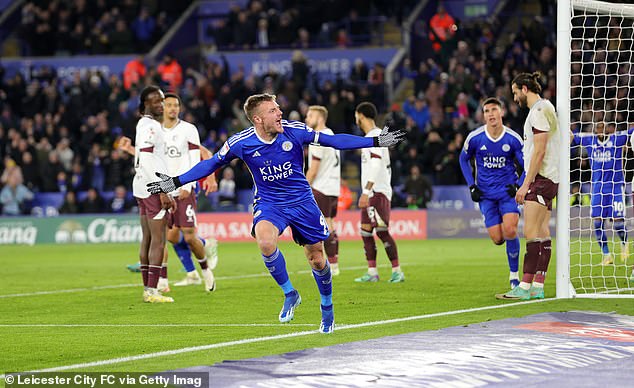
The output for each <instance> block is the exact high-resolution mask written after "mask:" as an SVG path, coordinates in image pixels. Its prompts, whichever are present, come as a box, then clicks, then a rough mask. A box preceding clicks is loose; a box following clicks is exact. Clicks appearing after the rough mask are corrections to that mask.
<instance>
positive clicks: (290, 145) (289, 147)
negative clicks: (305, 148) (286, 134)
mask: <svg viewBox="0 0 634 388" xmlns="http://www.w3.org/2000/svg"><path fill="white" fill-rule="evenodd" d="M282 149H283V150H284V151H290V150H292V149H293V143H291V142H290V141H285V142H284V143H282Z"/></svg>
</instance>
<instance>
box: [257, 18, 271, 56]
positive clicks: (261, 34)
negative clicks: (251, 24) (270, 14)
mask: <svg viewBox="0 0 634 388" xmlns="http://www.w3.org/2000/svg"><path fill="white" fill-rule="evenodd" d="M255 44H256V46H257V47H258V48H261V49H264V48H268V47H269V21H268V20H267V19H266V18H262V19H260V20H258V29H257V32H256V39H255Z"/></svg>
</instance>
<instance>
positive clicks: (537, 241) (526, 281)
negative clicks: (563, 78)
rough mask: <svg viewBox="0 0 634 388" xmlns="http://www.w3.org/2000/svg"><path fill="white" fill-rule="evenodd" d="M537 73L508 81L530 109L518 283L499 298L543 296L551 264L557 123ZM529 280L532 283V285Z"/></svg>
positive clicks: (520, 199) (521, 191)
mask: <svg viewBox="0 0 634 388" xmlns="http://www.w3.org/2000/svg"><path fill="white" fill-rule="evenodd" d="M539 77H540V73H538V72H537V73H533V74H529V73H521V74H519V75H518V76H516V77H515V79H514V80H513V82H512V84H511V90H512V92H513V98H514V100H515V102H517V103H518V104H519V105H520V106H522V107H524V106H526V107H528V108H529V109H530V111H529V112H528V116H527V117H526V122H525V123H524V171H526V178H525V179H524V183H522V186H520V188H519V189H518V190H517V194H516V195H515V200H516V201H517V203H518V204H520V205H524V236H525V237H526V254H525V256H524V275H523V276H522V281H521V282H520V284H519V286H517V287H515V288H513V289H512V290H511V291H509V292H507V293H506V294H498V295H496V297H497V298H498V299H520V300H528V299H543V298H544V280H545V278H546V272H547V271H548V263H550V254H551V242H550V228H549V227H548V223H549V221H550V213H551V211H552V202H553V199H554V198H555V196H557V185H558V183H559V144H560V141H561V140H560V134H559V124H558V122H557V112H555V107H554V106H553V104H552V103H551V102H550V101H548V100H544V99H542V98H541V96H540V93H541V91H542V87H541V86H540V85H539V82H538V79H539ZM531 283H532V285H531Z"/></svg>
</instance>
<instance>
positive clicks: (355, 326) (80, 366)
mask: <svg viewBox="0 0 634 388" xmlns="http://www.w3.org/2000/svg"><path fill="white" fill-rule="evenodd" d="M554 300H556V299H537V300H530V301H525V302H514V303H505V304H499V305H493V306H483V307H474V308H470V309H461V310H452V311H443V312H439V313H432V314H424V315H415V316H411V317H403V318H394V319H386V320H381V321H373V322H364V323H357V324H351V325H337V326H336V330H335V331H340V330H351V329H358V328H362V327H370V326H381V325H388V324H392V323H399V322H407V321H415V320H422V319H430V318H437V317H443V316H449V315H458V314H465V313H472V312H477V311H486V310H497V309H503V308H507V307H513V306H521V305H526V304H533V303H541V302H549V301H554ZM314 334H319V331H318V330H307V331H299V332H295V333H288V334H279V335H273V336H268V337H256V338H247V339H242V340H236V341H228V342H220V343H216V344H209V345H199V346H190V347H186V348H180V349H173V350H164V351H160V352H154V353H147V354H139V355H134V356H126V357H117V358H111V359H108V360H100V361H92V362H85V363H79V364H72V365H64V366H57V367H53V368H46V369H39V370H32V371H28V372H21V373H44V372H60V371H67V370H76V369H84V368H92V367H98V366H104V365H113V364H120V363H124V362H131V361H137V360H146V359H150V358H159V357H167V356H174V355H178V354H184V353H192V352H199V351H203V350H211V349H219V348H226V347H230V346H239V345H246V344H252V343H257V342H266V341H275V340H283V339H287V338H294V337H302V336H306V335H314ZM320 335H321V334H320ZM4 378H5V375H4V374H2V375H0V379H4Z"/></svg>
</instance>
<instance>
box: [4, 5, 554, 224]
mask: <svg viewBox="0 0 634 388" xmlns="http://www.w3.org/2000/svg"><path fill="white" fill-rule="evenodd" d="M81 3H82V2H81V1H78V2H77V4H81ZM103 3H104V2H103V1H101V2H96V3H94V4H92V3H91V4H90V7H91V9H92V8H95V7H97V8H98V5H99V4H103ZM126 3H127V2H126ZM130 3H131V2H130ZM256 3H259V2H258V1H253V2H251V6H252V7H253V4H256ZM59 4H61V3H59ZM59 4H58V6H59V7H60V8H61V6H60V5H59ZM32 6H35V5H32ZM249 9H250V10H251V12H253V11H252V8H249ZM243 11H244V10H243ZM120 12H122V14H124V12H123V11H121V10H120ZM241 12H242V11H241ZM244 12H246V11H244ZM342 12H343V11H342ZM127 14H128V15H132V14H133V13H131V12H129V13H127ZM344 14H345V12H344ZM71 20H72V19H71ZM126 20H127V19H126ZM456 23H457V25H458V28H457V29H456V30H455V31H454V32H453V33H452V34H449V35H447V36H446V39H445V40H442V41H440V42H439V47H438V49H437V50H436V49H434V48H430V51H429V53H430V54H431V55H430V56H429V58H427V59H425V60H422V61H420V63H415V61H414V60H409V59H408V60H406V61H405V62H404V64H403V68H402V71H403V73H404V74H405V76H406V77H409V78H410V79H411V80H412V84H413V85H414V86H413V90H412V92H411V94H410V95H409V96H408V97H407V98H406V99H405V101H403V102H402V103H399V102H396V101H395V102H392V103H390V102H388V101H387V98H386V93H385V78H384V77H385V64H381V63H375V64H372V63H364V62H363V61H357V62H355V64H354V68H353V69H352V73H351V75H350V76H349V77H348V78H346V79H342V78H339V79H337V80H335V81H325V82H321V81H320V80H319V79H316V76H315V75H314V73H312V72H311V69H310V67H309V66H308V63H307V58H308V57H309V56H310V52H307V51H301V50H296V51H295V52H294V54H293V56H292V70H291V72H290V73H288V74H277V73H274V72H270V73H268V74H265V75H263V76H260V77H256V76H254V75H251V74H246V73H245V72H244V70H242V69H241V70H239V71H237V72H233V73H231V72H230V71H229V66H228V64H227V63H226V62H225V61H222V60H221V61H219V62H208V63H206V64H205V65H204V66H203V67H202V68H199V69H195V68H192V67H187V66H185V67H184V69H183V67H181V66H180V65H179V63H178V58H174V57H173V56H169V55H168V56H166V57H165V58H163V59H162V60H161V63H160V64H158V66H157V65H156V64H155V63H152V62H151V60H149V59H148V58H143V57H138V58H136V59H135V60H133V61H131V62H130V63H129V64H128V66H126V69H125V71H124V72H123V74H109V75H105V74H101V73H90V72H87V73H76V74H75V75H74V77H73V78H72V79H70V80H69V79H63V78H60V77H59V76H58V75H57V74H56V73H55V71H54V69H52V68H41V69H37V71H35V70H34V71H33V72H31V74H25V75H23V74H16V75H14V76H12V77H7V76H6V75H5V74H4V71H3V69H2V67H1V66H0V156H1V157H2V163H3V165H2V167H3V170H4V176H3V181H2V184H3V185H6V182H7V179H6V177H5V176H7V175H8V173H7V171H8V170H10V169H20V170H21V171H20V172H21V174H20V175H22V181H23V183H24V186H25V187H26V188H28V190H30V191H31V192H71V191H72V192H85V191H86V190H87V189H88V188H95V189H96V194H97V195H99V194H100V193H103V192H109V193H110V195H109V196H108V197H112V193H113V192H114V191H115V190H116V189H117V187H130V180H131V178H132V176H133V168H132V159H131V158H130V157H129V156H128V155H126V154H125V153H123V152H121V151H119V150H118V149H117V140H118V138H119V137H120V136H128V137H131V138H133V137H134V128H135V124H136V121H137V120H138V104H139V96H138V93H139V89H140V88H142V87H143V86H144V85H148V84H158V85H161V87H163V88H165V89H166V90H173V91H176V92H177V93H179V95H180V96H181V97H182V99H183V108H184V109H183V111H184V113H183V115H182V118H183V119H184V120H186V121H189V122H192V123H195V124H196V125H197V127H198V129H199V133H200V136H201V141H202V143H203V145H205V146H206V147H207V148H209V149H211V150H217V149H218V148H219V146H221V145H222V144H223V142H224V141H225V140H226V139H227V137H228V136H230V135H231V134H233V133H235V132H236V131H239V130H241V129H243V128H245V127H248V126H250V124H249V123H248V121H247V120H246V117H245V116H244V115H243V113H242V111H241V106H242V103H243V102H244V100H245V99H246V97H247V96H249V95H251V94H254V93H260V92H267V93H273V94H276V95H277V96H278V102H279V103H280V106H281V108H282V110H283V111H284V114H285V116H286V117H287V118H289V119H296V120H303V119H304V117H305V115H306V112H307V108H308V106H310V105H314V104H319V105H324V106H326V107H327V108H328V111H329V115H328V122H327V125H328V126H329V127H330V128H332V129H333V131H334V132H335V133H341V132H354V133H356V134H359V133H360V132H359V130H358V129H357V128H354V107H355V106H356V105H357V104H358V103H359V102H361V101H372V102H373V103H374V104H375V105H376V106H377V107H378V108H379V111H380V113H381V114H382V115H384V117H385V119H387V120H390V121H392V122H394V125H395V126H397V127H401V128H405V129H406V131H407V132H408V141H406V142H405V143H404V144H403V145H402V146H401V147H400V148H399V149H397V150H393V151H392V152H393V153H394V154H393V155H392V160H393V165H392V170H393V184H394V186H395V187H396V188H397V190H396V192H397V193H398V195H396V196H395V199H394V202H395V206H407V205H408V204H410V205H411V204H412V203H416V204H418V205H415V206H419V207H424V206H425V203H426V202H427V201H428V200H429V199H430V198H429V197H430V193H431V191H430V189H429V186H430V185H431V184H435V185H457V184H463V183H464V181H463V178H462V176H461V173H460V166H459V162H458V155H459V152H460V151H461V149H462V145H463V142H464V139H465V137H466V135H467V134H468V132H469V131H470V130H471V129H473V128H475V127H477V126H479V125H481V123H482V114H481V109H480V106H479V105H480V102H481V101H482V100H483V98H485V97H488V96H498V97H500V98H501V99H502V100H503V101H504V103H505V104H506V109H507V112H506V117H505V123H506V125H507V126H509V127H511V128H513V129H514V130H516V131H517V132H519V133H520V135H521V134H522V133H521V132H522V123H523V118H524V114H525V113H524V112H521V111H520V109H519V108H518V107H517V104H514V103H512V96H511V94H510V81H511V79H512V78H513V76H514V74H516V73H518V72H522V71H533V70H540V71H541V72H542V73H543V74H544V78H543V80H542V81H543V85H544V94H543V95H544V97H545V98H549V99H551V100H553V101H554V98H555V55H554V53H555V50H554V32H553V31H554V28H548V26H547V25H546V23H551V24H552V23H554V22H553V19H552V17H549V18H548V17H547V18H546V19H541V17H535V18H534V19H532V20H526V21H525V23H524V24H523V25H522V27H521V29H520V31H518V32H517V34H516V35H515V37H514V39H512V40H511V41H510V43H508V44H507V45H503V44H502V42H503V41H502V40H501V39H498V38H497V35H496V32H499V31H498V30H496V29H497V28H498V27H499V25H500V23H499V22H498V21H496V20H488V21H483V20H477V21H475V22H470V23H464V24H460V22H459V21H456ZM425 27H427V26H425ZM421 31H422V32H421V33H419V34H418V38H419V39H421V40H424V41H427V42H429V41H430V40H429V37H428V35H427V31H428V29H427V28H423V29H421ZM346 158H348V159H350V160H353V161H358V154H357V153H352V152H348V153H346ZM232 170H233V175H234V177H233V179H232V180H233V181H234V182H235V185H231V184H229V185H228V187H232V188H234V190H240V189H248V188H250V187H251V185H252V182H251V178H250V175H249V173H248V171H247V170H246V168H245V167H244V166H243V165H242V164H239V163H236V164H234V165H232ZM228 175H231V174H228ZM83 195H85V194H83ZM128 196H129V195H128ZM408 198H409V199H408ZM76 200H77V199H76V198H75V201H76ZM69 201H73V199H72V198H71V199H69ZM70 208H71V209H75V207H74V206H70ZM76 208H77V210H78V211H82V208H83V209H86V207H82V206H77V207H76ZM88 208H90V207H88ZM103 208H107V206H104V207H103ZM92 209H94V208H91V210H92ZM106 210H108V209H106Z"/></svg>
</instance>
